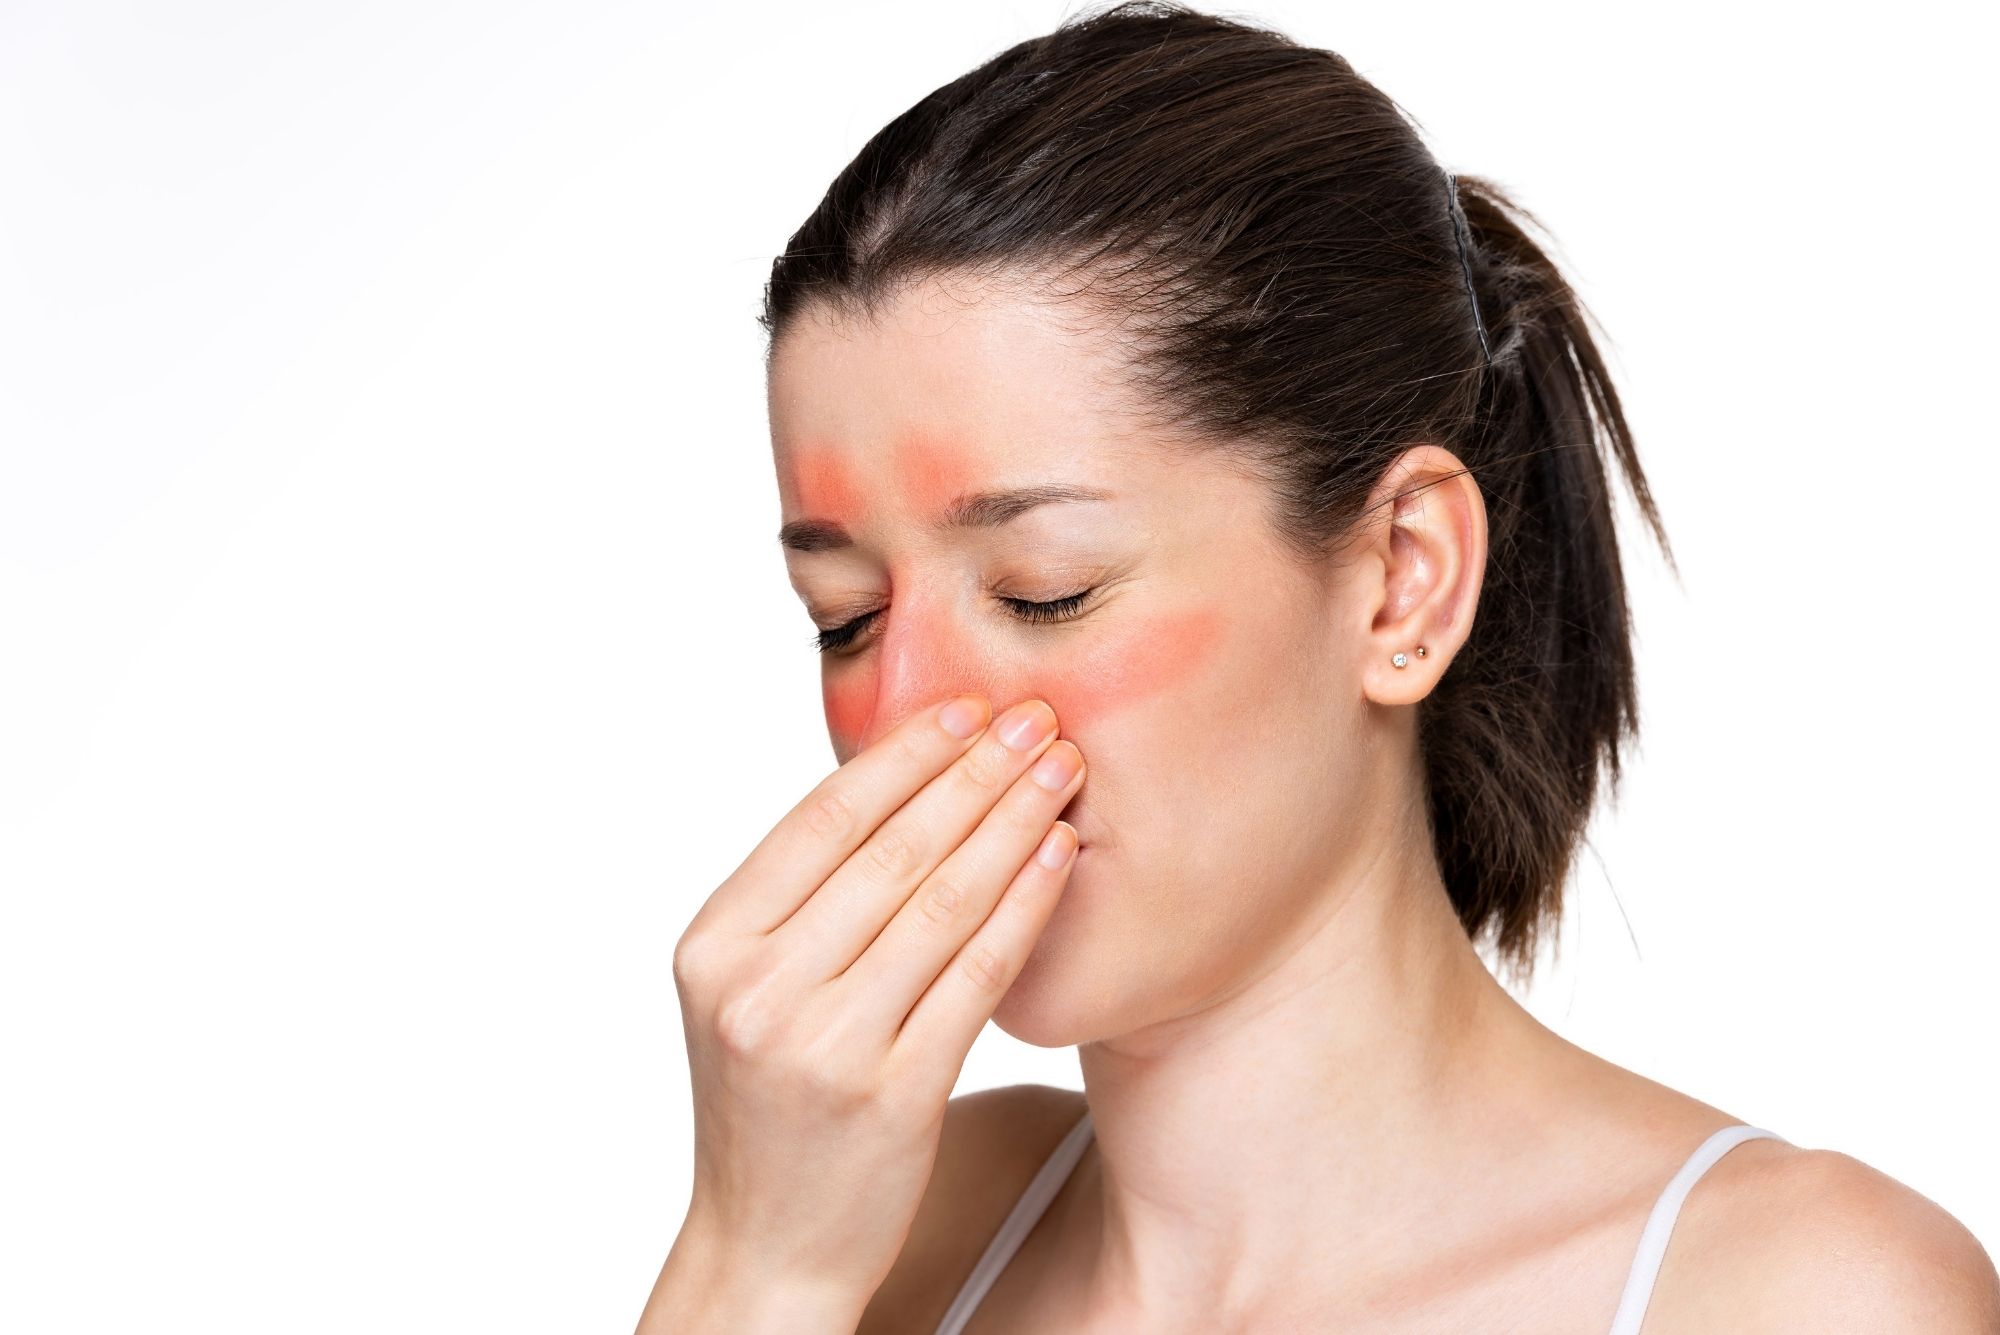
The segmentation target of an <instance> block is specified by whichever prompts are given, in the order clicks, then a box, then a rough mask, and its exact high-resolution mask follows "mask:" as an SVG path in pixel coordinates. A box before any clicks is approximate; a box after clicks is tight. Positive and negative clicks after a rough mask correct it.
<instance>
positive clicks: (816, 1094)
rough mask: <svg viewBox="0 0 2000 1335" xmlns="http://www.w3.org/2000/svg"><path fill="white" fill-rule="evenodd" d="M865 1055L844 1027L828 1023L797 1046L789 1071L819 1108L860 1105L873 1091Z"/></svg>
mask: <svg viewBox="0 0 2000 1335" xmlns="http://www.w3.org/2000/svg"><path fill="white" fill-rule="evenodd" d="M868 1055H869V1054H868V1053H867V1052H866V1051H865V1050H864V1049H863V1048H862V1046H861V1045H860V1044H858V1043H855V1042H854V1041H852V1039H851V1038H850V1037H849V1036H848V1034H847V1033H846V1031H845V1030H844V1029H842V1028H841V1027H839V1026H837V1025H836V1026H829V1027H828V1028H826V1029H823V1030H821V1031H820V1032H819V1033H818V1034H817V1035H816V1036H815V1038H814V1040H813V1041H812V1042H811V1043H808V1044H806V1045H805V1046H804V1047H803V1048H801V1049H800V1052H799V1056H798V1061H797V1062H796V1063H795V1064H794V1066H793V1067H792V1072H791V1074H792V1078H793V1080H794V1081H795V1082H796V1084H795V1087H796V1089H797V1090H798V1092H800V1093H802V1094H803V1095H805V1096H806V1097H807V1098H808V1099H810V1100H811V1102H812V1104H813V1106H815V1107H818V1108H821V1109H826V1110H831V1111H834V1112H837V1113H838V1112H851V1111H853V1110H856V1109H859V1108H861V1107H864V1106H866V1105H867V1104H870V1103H872V1102H874V1100H875V1097H876V1092H877V1081H876V1072H875V1070H874V1069H873V1068H872V1067H871V1065H870V1064H869V1062H868V1060H867V1058H868Z"/></svg>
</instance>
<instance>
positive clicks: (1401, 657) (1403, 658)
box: [1389, 644, 1424, 667]
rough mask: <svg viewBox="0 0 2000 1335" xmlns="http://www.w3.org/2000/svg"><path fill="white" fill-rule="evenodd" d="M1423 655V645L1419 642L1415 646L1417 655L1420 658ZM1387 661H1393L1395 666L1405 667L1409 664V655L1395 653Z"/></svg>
mask: <svg viewBox="0 0 2000 1335" xmlns="http://www.w3.org/2000/svg"><path fill="white" fill-rule="evenodd" d="M1423 656H1424V646H1422V645H1421V644H1420V645H1418V646H1417V657H1418V658H1422V657H1423ZM1389 661H1390V662H1391V663H1394V664H1395V665H1396V666H1397V667H1405V666H1407V665H1408V664H1409V661H1410V657H1409V655H1408V654H1397V655H1396V656H1395V657H1393V658H1391V659H1390V660H1389Z"/></svg>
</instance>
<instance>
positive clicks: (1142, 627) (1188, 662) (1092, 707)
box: [1022, 607, 1226, 737]
mask: <svg viewBox="0 0 2000 1335" xmlns="http://www.w3.org/2000/svg"><path fill="white" fill-rule="evenodd" d="M1225 625H1226V618H1225V617H1224V616H1223V614H1222V612H1221V611H1220V610H1218V609H1216V608H1212V607H1200V608H1194V609H1191V610H1189V611H1185V612H1165V613H1161V614H1159V615H1157V616H1152V617H1146V618H1143V619H1141V620H1139V621H1137V622H1135V623H1133V624H1131V625H1129V626H1125V627H1123V628H1121V630H1120V631H1119V633H1118V635H1117V636H1116V637H1115V638H1107V639H1104V640H1103V641H1102V642H1098V643H1092V644H1090V645H1088V646H1087V647H1084V648H1081V649H1080V650H1079V651H1078V657H1077V658H1075V659H1073V660H1067V661H1064V662H1063V663H1061V664H1060V665H1059V666H1057V667H1056V668H1055V670H1053V671H1051V672H1048V673H1037V674H1036V675H1037V677H1038V678H1039V682H1038V684H1034V685H1030V686H1028V687H1027V688H1026V689H1025V690H1024V691H1023V692H1022V694H1030V693H1032V694H1039V695H1040V696H1041V697H1042V698H1043V699H1045V700H1047V701H1048V702H1049V704H1050V705H1051V706H1052V707H1053V708H1054V709H1055V711H1056V718H1057V720H1058V721H1059V725H1060V729H1061V732H1062V735H1063V736H1065V737H1072V736H1077V735H1080V734H1085V733H1087V732H1088V731H1089V729H1090V727H1091V725H1092V724H1093V723H1095V722H1097V721H1098V720H1100V719H1103V718H1108V717H1110V716H1111V715H1114V714H1117V713H1119V712H1120V711H1122V710H1125V709H1129V708H1131V707H1133V706H1135V705H1138V704H1141V703H1143V702H1145V701H1147V700H1152V699H1157V698H1158V697H1160V696H1162V695H1165V694H1167V693H1168V692H1170V691H1172V690H1174V689H1175V688H1176V687H1179V686H1181V685H1182V684H1184V683H1185V682H1187V681H1188V680H1189V679H1190V678H1192V677H1194V676H1195V675H1196V674H1198V673H1199V672H1200V671H1201V670H1202V669H1203V667H1204V666H1206V665H1207V664H1208V662H1209V661H1210V660H1211V659H1213V658H1214V657H1215V649H1216V646H1217V645H1218V644H1220V643H1221V642H1222V636H1223V630H1224V626H1225ZM1079 630H1080V631H1081V628H1079ZM1081 633H1087V632H1081Z"/></svg>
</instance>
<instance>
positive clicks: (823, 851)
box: [688, 694, 993, 934]
mask: <svg viewBox="0 0 2000 1335" xmlns="http://www.w3.org/2000/svg"><path fill="white" fill-rule="evenodd" d="M960 701H965V702H967V703H966V705H965V706H960V707H958V708H954V706H959V702H960ZM947 711H949V712H947ZM992 717H993V706H992V702H991V701H989V700H987V698H986V697H985V696H983V695H976V694H975V695H967V696H959V697H957V698H955V699H952V700H946V701H942V702H940V703H938V704H936V705H933V706H932V707H930V708H928V709H924V710H920V711H918V712H917V713H915V714H912V715H910V717H908V718H906V719H904V720H903V721H902V722H901V723H899V724H897V725H896V726H895V727H893V728H891V729H890V730H889V731H888V732H886V733H884V734H883V735H882V736H881V737H880V738H878V739H876V741H875V742H874V743H873V744H872V745H870V746H869V747H868V748H867V749H865V750H863V751H861V752H860V753H858V754H856V755H854V756H851V757H850V758H849V759H848V761H847V763H846V764H844V765H842V766H841V767H840V768H839V769H837V770H835V771H834V772H833V773H831V774H829V775H827V776H826V777H825V778H824V779H821V780H820V781H819V783H818V784H816V785H815V786H814V787H813V790H812V791H811V792H809V793H807V794H806V795H805V796H804V797H803V798H801V799H800V800H799V802H798V804H797V805H796V806H794V807H793V808H792V809H791V810H790V811H788V812H786V813H785V815H784V816H783V817H782V818H780V819H779V821H778V823H777V824H776V825H774V826H772V827H771V829H770V831H769V833H767V834H765V836H764V837H763V838H762V839H761V840H759V841H758V843H757V846H756V847H755V848H753V849H751V850H750V854H749V856H748V857H746V858H744V859H743V861H742V862H741V863H740V864H738V866H737V868H736V870H735V871H733V872H731V873H730V874H729V877H728V879H727V880H725V881H724V882H723V883H722V885H721V886H720V887H719V888H718V889H717V890H716V891H715V893H714V894H712V895H710V896H709V899H708V902H707V903H706V904H704V905H702V908H701V911H700V912H699V913H697V914H696V915H695V921H694V922H692V923H690V924H689V928H688V930H689V931H693V930H694V928H695V926H696V925H697V924H700V923H702V922H703V921H704V920H708V921H709V922H710V923H711V924H712V925H714V926H717V927H721V928H725V929H727V930H730V931H736V932H743V933H752V932H755V933H760V934H761V933H766V932H770V931H772V930H774V929H775V928H777V927H778V926H779V925H780V924H781V923H783V922H785V921H786V920H787V919H789V918H790V917H791V916H792V915H793V914H794V913H796V912H797V911H798V908H799V905H801V904H802V903H805V902H806V901H807V900H809V899H811V898H812V896H813V894H814V892H816V891H817V890H818V889H819V888H820V886H821V885H822V884H824V883H825V881H826V879H827V878H828V877H829V876H831V875H832V874H833V872H834V871H835V869H837V868H838V867H839V866H840V865H841V864H842V863H844V862H845V861H846V860H847V859H848V857H849V856H850V855H851V854H852V853H853V852H854V850H855V849H857V848H859V847H860V846H861V844H862V842H863V841H864V840H866V839H867V838H868V836H869V835H871V834H873V833H874V832H875V830H876V829H877V827H879V826H880V825H881V824H882V822H883V821H884V820H886V819H887V818H888V816H889V814H890V813H891V812H893V811H895V810H896V808H898V807H900V806H902V805H903V803H905V802H907V801H908V800H909V799H910V796H911V794H913V793H915V792H916V791H917V790H918V789H919V788H921V787H923V786H924V785H925V784H926V783H929V782H930V781H931V780H932V779H934V778H936V777H937V775H938V774H939V772H940V771H942V770H943V769H945V767H946V766H948V765H950V764H951V762H952V761H954V760H956V759H958V758H959V757H960V756H962V755H964V754H965V752H966V751H967V750H969V749H970V748H971V747H972V746H973V745H974V744H976V743H977V742H978V741H979V739H980V738H981V737H982V736H984V735H985V731H986V726H987V724H988V723H990V722H991V721H992ZM954 728H956V729H957V730H958V732H963V733H964V735H963V736H960V735H958V732H954V731H953V729H954ZM968 729H969V731H968Z"/></svg>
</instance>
